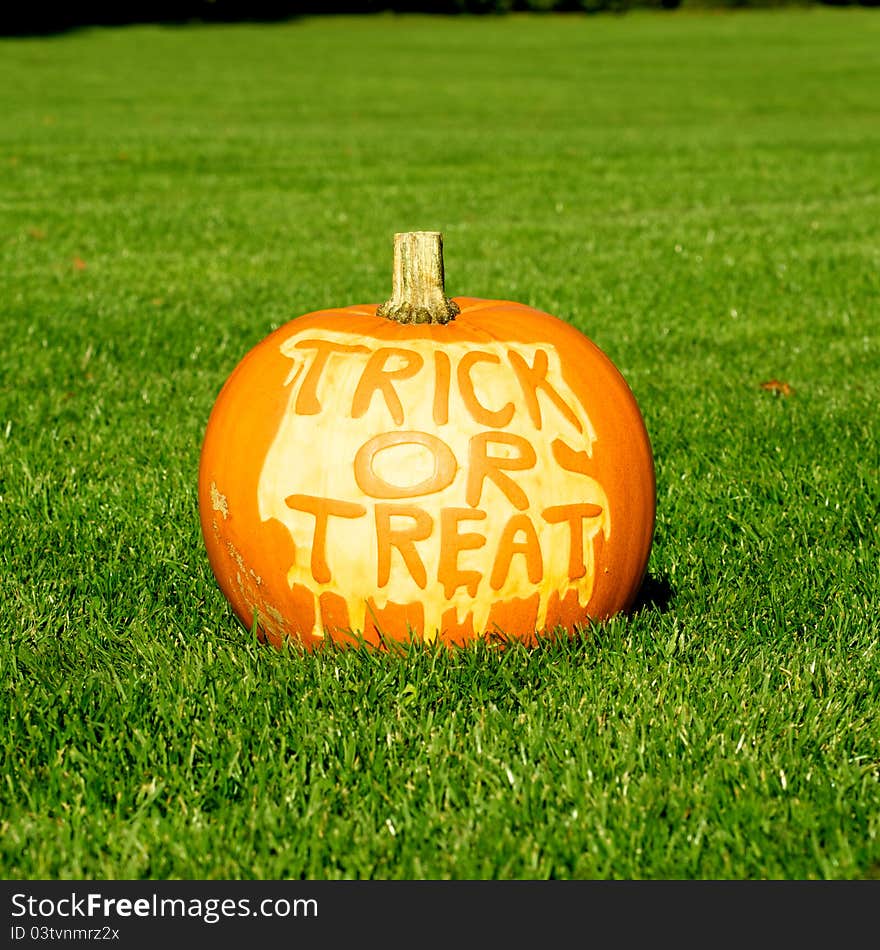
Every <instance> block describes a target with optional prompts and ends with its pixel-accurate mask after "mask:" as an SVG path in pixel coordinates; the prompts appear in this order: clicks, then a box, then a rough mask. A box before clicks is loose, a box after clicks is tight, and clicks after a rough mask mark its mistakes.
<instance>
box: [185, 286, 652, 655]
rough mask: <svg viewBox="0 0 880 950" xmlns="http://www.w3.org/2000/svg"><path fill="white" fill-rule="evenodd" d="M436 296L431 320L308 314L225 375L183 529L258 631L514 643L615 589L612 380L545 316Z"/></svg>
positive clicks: (645, 549)
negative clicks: (444, 318) (440, 319)
mask: <svg viewBox="0 0 880 950" xmlns="http://www.w3.org/2000/svg"><path fill="white" fill-rule="evenodd" d="M454 301H455V303H457V305H458V306H459V308H460V313H459V314H458V316H457V317H456V318H455V319H454V320H452V321H451V322H449V323H447V324H445V325H433V324H417V325H413V324H409V325H402V324H399V323H396V322H395V321H393V320H389V319H386V318H384V317H379V316H376V306H375V305H366V306H359V307H347V308H341V309H332V310H322V311H318V312H315V313H310V314H306V315H305V316H302V317H299V318H298V319H295V320H292V321H291V322H289V323H287V324H285V325H284V326H282V327H281V328H279V329H278V330H276V331H275V332H274V333H272V334H271V335H269V336H268V337H267V338H266V339H265V340H263V341H262V342H261V343H259V344H258V345H257V346H256V347H254V348H253V349H252V350H251V351H250V352H249V353H248V354H247V355H246V356H245V357H244V359H243V360H242V361H241V362H240V363H239V365H238V366H237V367H236V369H235V370H234V371H233V373H232V374H231V375H230V377H229V378H228V380H227V381H226V383H225V385H224V386H223V388H222V390H221V392H220V394H219V396H218V397H217V400H216V402H215V404H214V407H213V410H212V412H211V415H210V418H209V420H208V425H207V429H206V433H205V437H204V441H203V446H202V454H201V459H200V467H199V511H200V518H201V526H202V533H203V536H204V540H205V545H206V548H207V553H208V557H209V561H210V564H211V568H212V570H213V572H214V575H215V577H216V579H217V582H218V584H219V586H220V588H221V590H222V591H223V593H224V595H225V596H226V598H227V599H228V601H229V603H230V604H231V606H232V608H233V610H234V612H235V614H236V615H237V617H238V618H239V619H240V621H241V622H242V623H243V624H244V625H245V626H247V627H248V628H250V627H252V626H253V625H254V624H255V623H256V626H257V630H258V635H259V636H260V637H261V638H262V639H264V640H268V641H269V642H270V643H272V644H273V645H275V646H280V645H281V643H282V642H283V641H284V640H285V639H286V638H291V639H293V640H296V641H299V642H300V643H302V644H303V645H304V646H305V647H307V648H312V647H315V646H318V645H320V644H322V643H324V642H326V641H327V639H328V638H329V639H332V640H334V641H337V642H341V643H349V644H353V643H367V644H379V643H381V642H382V640H383V638H391V639H396V640H408V639H410V638H411V637H415V638H417V639H418V638H423V639H425V640H433V639H434V638H435V637H439V638H440V639H441V640H442V641H444V642H446V643H448V644H464V643H466V642H468V641H470V640H472V639H474V638H475V637H493V636H495V635H500V636H502V637H507V638H519V639H522V640H525V641H526V642H528V643H532V644H533V643H535V642H536V636H537V635H539V634H541V633H546V634H551V633H553V632H554V631H555V630H557V629H563V630H565V631H568V632H569V633H573V632H574V630H575V627H576V625H578V624H583V623H584V622H585V621H586V620H587V619H588V618H593V619H604V618H607V617H610V616H611V615H613V614H615V613H617V612H618V611H622V610H626V609H628V608H629V607H630V606H631V605H632V603H633V601H634V599H635V597H636V595H637V593H638V590H639V587H640V585H641V582H642V579H643V577H644V573H645V569H646V566H647V562H648V556H649V553H650V549H651V543H652V537H653V531H654V522H655V477H654V464H653V456H652V452H651V446H650V442H649V438H648V434H647V431H646V428H645V425H644V421H643V419H642V415H641V413H640V411H639V408H638V406H637V404H636V401H635V399H634V397H633V395H632V392H631V391H630V389H629V386H628V385H627V383H626V382H625V380H624V379H623V377H622V376H621V374H620V372H619V371H618V370H617V369H616V367H615V366H614V365H613V364H612V362H611V361H610V360H609V359H608V357H607V356H605V354H604V353H602V351H601V350H600V349H599V348H598V347H596V345H595V344H594V343H592V342H591V341H590V340H589V339H588V338H587V337H585V336H584V335H583V334H582V333H580V332H579V331H577V330H576V329H575V328H573V327H572V326H570V325H569V324H567V323H566V322H564V321H563V320H560V319H558V318H557V317H554V316H551V315H549V314H546V313H543V312H541V311H538V310H535V309H532V308H530V307H527V306H525V305H523V304H519V303H513V302H509V301H497V300H479V299H475V298H468V297H458V298H454Z"/></svg>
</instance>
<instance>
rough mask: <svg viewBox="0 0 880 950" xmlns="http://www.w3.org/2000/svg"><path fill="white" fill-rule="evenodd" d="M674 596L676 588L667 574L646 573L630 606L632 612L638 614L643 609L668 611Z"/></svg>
mask: <svg viewBox="0 0 880 950" xmlns="http://www.w3.org/2000/svg"><path fill="white" fill-rule="evenodd" d="M673 597H675V588H674V587H673V586H672V584H670V583H669V578H668V577H667V576H666V575H665V574H646V575H645V578H644V580H643V581H642V586H641V587H640V588H639V592H638V594H636V599H635V601H633V605H632V607H631V608H630V613H631V614H638V613H641V612H642V611H643V610H656V611H659V612H660V613H666V611H667V610H669V605H670V604H671V603H672V598H673Z"/></svg>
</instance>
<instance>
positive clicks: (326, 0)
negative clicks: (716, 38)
mask: <svg viewBox="0 0 880 950" xmlns="http://www.w3.org/2000/svg"><path fill="white" fill-rule="evenodd" d="M811 2H813V3H825V4H829V5H834V6H847V5H861V6H877V5H880V0H130V2H125V3H118V2H117V3H111V2H108V0H81V2H79V3H76V2H73V3H70V4H67V5H62V4H57V3H54V2H52V3H45V2H40V0H34V2H33V3H25V2H19V3H18V4H15V3H13V4H8V5H6V4H0V34H3V35H13V34H22V33H36V34H39V33H52V32H59V31H62V30H68V29H72V28H74V27H78V26H113V25H117V26H118V25H122V24H127V23H187V22H191V21H203V22H226V23H231V22H245V21H273V20H288V19H292V18H295V17H300V16H315V15H322V14H341V13H349V14H351V13H380V12H397V13H434V14H441V15H450V16H451V15H454V14H462V13H463V14H484V15H486V14H488V15H492V14H496V15H497V14H504V13H511V12H515V11H536V12H551V11H565V12H585V13H603V12H617V13H622V12H625V11H626V10H630V9H650V8H654V9H667V10H673V9H675V8H677V7H679V6H681V5H682V4H684V5H685V6H690V7H707V8H711V7H728V8H732V7H772V6H784V5H787V4H798V5H803V6H806V5H808V4H809V3H811Z"/></svg>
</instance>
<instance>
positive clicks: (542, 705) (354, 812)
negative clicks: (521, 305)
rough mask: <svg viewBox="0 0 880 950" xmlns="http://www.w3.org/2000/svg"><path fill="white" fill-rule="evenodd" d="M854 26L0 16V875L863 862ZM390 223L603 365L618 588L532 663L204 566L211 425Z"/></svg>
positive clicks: (636, 870)
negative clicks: (270, 599) (622, 534)
mask: <svg viewBox="0 0 880 950" xmlns="http://www.w3.org/2000/svg"><path fill="white" fill-rule="evenodd" d="M878 48H880V14H878V12H875V11H871V10H865V9H861V10H860V9H847V10H830V9H819V10H809V11H806V10H796V11H786V12H773V13H747V14H722V15H719V14H712V13H706V14H689V13H679V14H674V15H651V14H634V15H627V16H625V17H615V18H611V17H609V18H603V17H593V18H586V17H584V18H581V17H539V18H528V17H524V16H512V17H507V18H490V19H477V18H463V19H436V20H432V19H426V18H424V19H423V18H417V17H411V18H407V17H381V16H380V17H376V18H373V19H362V20H359V19H347V18H337V19H328V20H320V19H318V20H302V21H298V22H293V23H291V24H286V25H250V26H214V27H198V26H191V27H182V28H158V27H134V28H123V29H113V30H103V31H102V30H89V31H83V32H76V33H71V34H67V35H62V36H57V37H48V38H39V39H23V40H3V41H0V209H2V210H0V215H2V218H0V329H2V345H0V538H2V545H0V618H2V619H0V625H2V641H0V642H2V646H0V665H2V702H3V714H2V719H3V721H4V723H5V724H6V725H5V728H4V729H3V732H2V736H0V750H2V753H0V754H2V791H0V801H2V808H0V852H2V872H3V876H4V877H6V878H10V879H11V878H16V879H17V878H30V879H37V878H155V879H159V878H163V879H165V878H201V879H206V878H215V879H216V878H234V879H239V878H262V879H275V878H301V877H309V878H385V879H387V878H432V879H435V878H507V879H510V878H517V879H519V878H550V877H553V878H608V879H610V878H618V879H619V878H688V879H695V878H701V879H702V878H726V879H743V878H748V879H759V878H785V879H805V878H819V879H854V878H871V877H877V876H878V875H880V715H878V712H880V648H878V630H880V621H878V614H880V534H878V519H877V514H878V510H880V472H878V466H880V439H878V409H877V406H878V401H880V347H878V343H880V333H878V331H880V232H878V228H877V222H878V220H880V163H878V161H877V156H878V154H880V122H878V113H877V102H878V100H880V60H878V58H877V49H878ZM412 229H437V230H442V231H443V233H444V237H445V249H446V275H447V290H448V292H449V293H450V294H470V295H474V296H487V297H506V298H509V299H514V300H521V301H523V302H526V303H529V304H532V305H534V306H537V307H539V308H541V309H544V310H548V311H551V312H553V313H557V314H559V315H561V316H564V317H566V318H567V319H569V320H570V321H571V322H572V323H573V324H575V325H576V326H578V327H579V328H580V329H582V330H583V331H584V332H586V333H587V335H589V336H590V337H591V338H592V339H593V340H595V341H596V343H598V344H599V346H601V347H602V348H603V349H604V350H605V351H606V352H607V353H608V355H609V356H610V357H611V358H612V359H613V360H614V362H615V363H616V364H617V365H618V367H619V368H620V369H621V370H622V372H623V373H624V375H625V376H626V378H627V379H628V381H629V382H630V385H631V386H632V388H633V390H634V392H635V394H636V397H637V399H638V401H639V404H640V406H641V407H642V410H643V413H644V416H645V419H646V422H647V425H648V429H649V432H650V434H651V438H652V442H653V446H654V451H655V456H656V465H657V478H658V521H657V532H656V537H655V543H654V548H653V551H652V555H651V561H650V565H649V574H650V582H649V584H648V586H647V588H646V592H645V596H644V597H643V598H642V601H641V603H640V605H639V607H638V609H637V610H635V611H634V612H633V613H632V614H631V615H630V616H627V617H618V618H615V619H614V620H612V621H611V622H608V623H606V624H604V625H599V626H595V627H594V628H592V629H588V630H585V631H584V635H583V636H581V637H578V638H575V639H573V640H571V641H566V642H560V643H555V644H546V645H543V646H541V647H540V648H537V649H534V650H531V651H530V650H526V649H524V648H521V647H513V648H511V649H509V650H507V651H504V652H499V651H493V650H491V649H487V648H482V647H475V648H473V649H469V650H466V651H462V652H461V653H458V654H453V655H450V654H447V653H444V652H441V651H437V650H427V649H417V648H413V649H411V650H408V651H405V652H404V653H403V654H402V655H400V656H397V655H390V654H370V653H366V652H356V651H349V652H337V651H327V652H324V653H318V654H314V655H309V656H305V657H303V656H301V655H299V654H298V653H297V652H296V651H288V652H284V653H280V654H279V653H276V652H275V651H273V650H271V649H269V648H266V647H261V646H259V645H258V644H256V643H254V642H253V641H252V639H251V637H250V635H249V634H248V633H247V632H245V631H243V630H241V629H240V628H239V627H238V626H237V625H236V623H235V622H234V620H233V618H232V616H231V614H230V612H229V610H228V608H227V605H226V602H225V601H224V600H223V598H222V595H221V594H220V593H219V590H218V589H217V587H216V585H215V583H214V579H213V576H212V575H211V572H210V568H209V566H208V564H207V560H206V557H205V555H204V550H203V546H202V540H201V535H200V531H199V526H198V515H197V504H196V474H197V463H198V453H199V448H200V444H201V438H202V434H203V432H204V427H205V424H206V422H207V417H208V413H209V412H210V409H211V406H212V404H213V401H214V399H215V397H216V395H217V393H218V391H219V388H220V386H221V384H222V383H223V381H224V379H225V378H226V376H227V375H228V374H229V373H230V372H231V371H232V369H233V367H234V366H235V364H236V363H237V362H238V360H239V359H240V358H241V357H242V356H243V355H244V354H245V353H246V352H247V351H248V350H249V349H250V348H251V347H252V346H253V345H255V344H256V343H257V342H259V341H260V340H261V339H262V338H263V337H264V336H265V335H266V334H267V333H268V332H269V331H270V330H271V329H273V328H274V327H276V326H278V325H280V324H281V323H283V322H285V321H286V320H288V319H290V318H292V317H295V316H297V315H299V314H301V313H305V312H307V311H309V310H313V309H316V308H320V307H323V306H335V305H345V304H349V303H363V302H369V301H379V300H383V299H385V298H386V297H387V296H388V292H389V290H390V265H391V262H390V255H391V239H392V235H393V233H394V232H395V231H403V230H412ZM770 379H777V380H781V381H784V382H787V383H788V384H789V385H790V386H791V387H792V388H793V394H792V395H790V396H787V397H786V396H783V395H774V394H773V393H771V392H768V391H766V390H763V389H762V388H761V386H760V384H761V383H762V382H765V381H767V380H770Z"/></svg>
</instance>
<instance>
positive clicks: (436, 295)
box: [376, 231, 459, 323]
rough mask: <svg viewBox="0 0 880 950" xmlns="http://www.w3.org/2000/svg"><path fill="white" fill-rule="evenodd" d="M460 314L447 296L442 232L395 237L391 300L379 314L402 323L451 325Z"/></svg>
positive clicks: (425, 232) (420, 232) (423, 232)
mask: <svg viewBox="0 0 880 950" xmlns="http://www.w3.org/2000/svg"><path fill="white" fill-rule="evenodd" d="M458 312H459V308H458V304H457V303H456V302H455V301H454V300H450V299H449V298H448V297H447V296H446V290H445V286H444V275H443V235H442V234H441V233H440V232H439V231H407V232H404V233H402V234H395V235H394V276H393V280H392V284H391V299H390V300H386V301H385V303H383V304H381V305H380V306H379V308H378V310H377V311H376V313H377V315H378V316H380V317H387V318H388V319H389V320H396V321H397V322H398V323H449V321H450V320H452V319H453V318H454V317H455V315H456V314H457V313H458Z"/></svg>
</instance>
